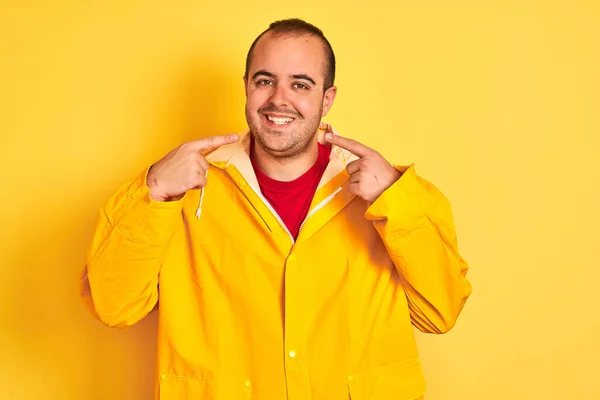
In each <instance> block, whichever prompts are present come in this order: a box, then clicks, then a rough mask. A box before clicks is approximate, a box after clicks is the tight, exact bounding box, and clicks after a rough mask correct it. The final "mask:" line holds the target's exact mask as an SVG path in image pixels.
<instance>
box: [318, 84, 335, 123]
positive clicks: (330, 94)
mask: <svg viewBox="0 0 600 400" xmlns="http://www.w3.org/2000/svg"><path fill="white" fill-rule="evenodd" d="M336 94H337V87H335V86H332V87H330V88H329V89H327V90H326V91H325V93H324V94H323V112H322V113H321V117H324V116H326V115H327V113H328V112H329V110H330V109H331V106H333V101H334V100H335V95H336Z"/></svg>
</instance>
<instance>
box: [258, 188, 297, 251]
mask: <svg viewBox="0 0 600 400" xmlns="http://www.w3.org/2000/svg"><path fill="white" fill-rule="evenodd" d="M248 186H250V187H251V188H252V190H253V191H254V193H256V195H257V196H258V197H260V199H261V200H262V201H263V203H265V206H267V208H268V209H269V211H271V213H273V215H274V216H275V219H276V220H277V221H278V222H279V225H281V227H282V228H283V229H284V230H285V232H286V233H287V234H288V237H289V238H290V240H291V241H292V245H294V244H295V243H296V241H295V240H294V237H293V236H292V234H291V233H290V230H289V229H288V228H287V226H285V224H284V223H283V220H282V219H281V217H280V216H279V214H277V211H275V209H274V208H273V206H272V205H271V203H269V201H268V200H267V199H266V198H265V196H263V194H262V193H261V192H260V190H256V189H254V186H252V185H250V184H249V185H248Z"/></svg>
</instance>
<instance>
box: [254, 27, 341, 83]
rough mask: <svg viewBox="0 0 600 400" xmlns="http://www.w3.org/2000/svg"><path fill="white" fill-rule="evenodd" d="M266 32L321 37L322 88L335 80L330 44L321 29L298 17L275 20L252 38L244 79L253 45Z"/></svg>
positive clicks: (333, 59) (333, 58) (275, 34)
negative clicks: (323, 78)
mask: <svg viewBox="0 0 600 400" xmlns="http://www.w3.org/2000/svg"><path fill="white" fill-rule="evenodd" d="M267 32H272V34H273V35H274V36H276V37H277V36H284V35H292V36H293V35H297V36H301V35H312V36H315V37H317V38H319V39H321V41H322V42H323V48H324V50H325V59H326V60H327V65H326V67H325V82H324V83H323V89H324V90H327V89H329V88H330V87H331V86H333V82H334V81H335V54H333V49H332V48H331V44H330V43H329V41H328V40H327V38H326V37H325V35H324V34H323V31H321V30H320V29H319V28H317V27H316V26H314V25H312V24H309V23H308V22H306V21H303V20H301V19H298V18H290V19H284V20H280V21H275V22H273V23H272V24H271V25H269V28H268V29H266V30H265V31H264V32H263V33H261V34H260V35H258V37H257V38H256V39H254V42H253V43H252V45H251V46H250V50H248V55H247V56H246V71H245V73H244V76H245V77H246V79H247V78H248V72H249V70H250V62H251V60H252V53H253V51H254V47H256V43H258V40H259V39H260V38H261V37H263V36H264V35H265V34H266V33H267Z"/></svg>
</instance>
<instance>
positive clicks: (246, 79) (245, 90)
mask: <svg viewBox="0 0 600 400" xmlns="http://www.w3.org/2000/svg"><path fill="white" fill-rule="evenodd" d="M244 92H245V93H246V97H248V78H246V77H245V76H244Z"/></svg>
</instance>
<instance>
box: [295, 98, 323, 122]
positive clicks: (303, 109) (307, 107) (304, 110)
mask: <svg viewBox="0 0 600 400" xmlns="http://www.w3.org/2000/svg"><path fill="white" fill-rule="evenodd" d="M321 103H322V101H321V98H320V97H318V98H317V97H312V96H311V97H309V96H306V97H302V98H298V99H296V101H295V102H294V106H295V107H296V110H297V111H298V112H299V113H300V114H302V115H304V116H305V117H309V116H313V115H315V114H318V113H319V110H320V108H321Z"/></svg>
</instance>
